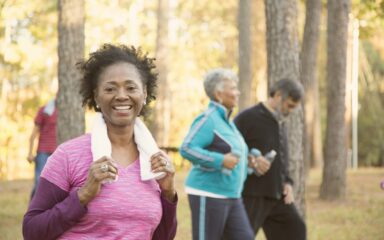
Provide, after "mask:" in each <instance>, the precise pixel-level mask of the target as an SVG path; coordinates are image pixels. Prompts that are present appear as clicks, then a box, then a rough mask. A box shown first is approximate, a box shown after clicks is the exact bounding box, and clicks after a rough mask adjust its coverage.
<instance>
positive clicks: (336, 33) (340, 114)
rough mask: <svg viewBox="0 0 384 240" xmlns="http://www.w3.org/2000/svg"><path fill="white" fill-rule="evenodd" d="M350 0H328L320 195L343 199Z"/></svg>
mask: <svg viewBox="0 0 384 240" xmlns="http://www.w3.org/2000/svg"><path fill="white" fill-rule="evenodd" d="M349 8H350V0H328V26H327V27H328V29H327V84H328V86H327V93H328V96H327V101H328V103H327V130H326V142H325V158H324V169H323V181H322V183H321V188H320V197H321V198H322V199H327V200H333V199H343V198H345V193H346V166H347V162H346V148H345V122H344V114H345V90H346V89H345V82H346V64H347V58H346V57H347V37H348V14H349Z"/></svg>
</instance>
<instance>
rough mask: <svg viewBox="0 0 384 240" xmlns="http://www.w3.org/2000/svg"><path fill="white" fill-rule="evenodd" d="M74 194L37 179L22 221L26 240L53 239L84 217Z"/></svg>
mask: <svg viewBox="0 0 384 240" xmlns="http://www.w3.org/2000/svg"><path fill="white" fill-rule="evenodd" d="M86 212H87V209H86V208H85V207H83V206H81V205H80V201H79V199H78V196H77V191H72V192H70V193H68V192H66V191H64V190H62V189H61V188H59V187H57V186H56V185H54V184H53V183H51V182H49V181H48V180H46V179H45V178H40V181H39V186H38V188H37V191H36V194H35V196H34V198H33V199H32V201H31V203H30V205H29V208H28V211H27V213H26V214H25V215H24V220H23V236H24V239H26V240H34V239H39V240H40V239H46V240H48V239H56V238H57V237H59V236H60V235H61V234H63V233H64V232H65V231H67V230H68V229H69V228H71V227H72V226H73V225H75V224H76V222H77V221H78V220H79V219H80V218H81V217H82V216H84V215H85V213H86Z"/></svg>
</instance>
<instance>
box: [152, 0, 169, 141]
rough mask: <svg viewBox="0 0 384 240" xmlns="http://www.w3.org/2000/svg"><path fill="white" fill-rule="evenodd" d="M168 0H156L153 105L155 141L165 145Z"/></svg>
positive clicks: (167, 127) (166, 133)
mask: <svg viewBox="0 0 384 240" xmlns="http://www.w3.org/2000/svg"><path fill="white" fill-rule="evenodd" d="M168 13H169V0H158V8H157V38H156V59H157V61H156V65H157V69H158V71H159V79H158V93H157V98H156V106H155V114H154V115H155V118H154V132H155V138H156V140H157V142H158V143H159V144H160V145H161V146H167V145H168V141H169V127H170V121H171V99H170V97H171V96H170V88H169V82H168V54H169V53H168V52H169V48H168V41H169V40H168V21H169V16H168Z"/></svg>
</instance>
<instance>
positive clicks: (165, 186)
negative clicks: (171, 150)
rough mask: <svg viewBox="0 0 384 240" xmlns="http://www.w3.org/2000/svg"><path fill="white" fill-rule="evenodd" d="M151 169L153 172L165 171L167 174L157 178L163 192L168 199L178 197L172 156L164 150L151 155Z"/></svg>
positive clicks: (171, 199) (171, 200)
mask: <svg viewBox="0 0 384 240" xmlns="http://www.w3.org/2000/svg"><path fill="white" fill-rule="evenodd" d="M151 169H152V172H154V173H157V172H164V173H165V174H166V175H165V176H164V177H163V178H161V179H159V180H157V182H158V183H159V186H160V189H161V194H162V195H163V197H164V198H166V199H167V200H168V201H170V202H173V201H174V200H175V197H176V190H175V183H174V176H175V168H174V167H173V164H172V160H171V159H170V157H169V156H168V155H167V154H166V153H165V152H163V151H159V152H158V153H155V154H153V155H152V157H151Z"/></svg>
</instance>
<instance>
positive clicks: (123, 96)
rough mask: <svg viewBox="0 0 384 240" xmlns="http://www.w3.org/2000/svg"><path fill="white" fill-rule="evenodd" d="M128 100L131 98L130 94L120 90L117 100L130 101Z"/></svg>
mask: <svg viewBox="0 0 384 240" xmlns="http://www.w3.org/2000/svg"><path fill="white" fill-rule="evenodd" d="M128 98H129V96H128V93H127V92H126V91H125V89H124V88H122V89H119V90H118V91H117V94H116V99H118V100H125V99H128Z"/></svg>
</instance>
